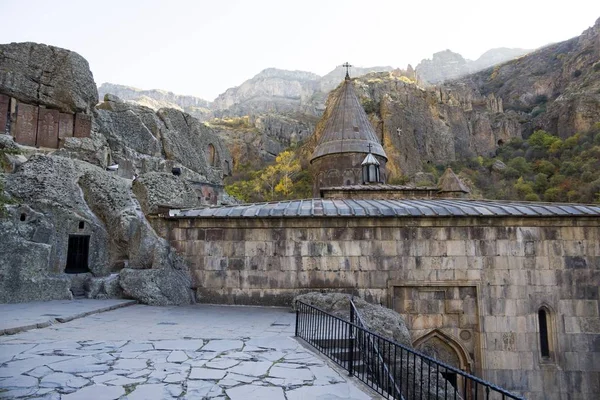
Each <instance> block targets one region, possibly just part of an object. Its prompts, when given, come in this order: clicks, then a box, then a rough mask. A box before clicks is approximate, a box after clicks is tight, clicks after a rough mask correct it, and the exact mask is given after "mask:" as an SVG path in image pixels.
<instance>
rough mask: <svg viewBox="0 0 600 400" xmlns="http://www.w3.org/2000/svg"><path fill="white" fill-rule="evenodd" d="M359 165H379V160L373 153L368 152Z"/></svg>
mask: <svg viewBox="0 0 600 400" xmlns="http://www.w3.org/2000/svg"><path fill="white" fill-rule="evenodd" d="M360 165H379V161H377V159H376V158H375V156H374V155H373V154H371V153H369V154H367V156H366V157H365V159H364V160H363V162H362V163H361V164H360Z"/></svg>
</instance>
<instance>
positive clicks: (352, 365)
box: [296, 301, 524, 400]
mask: <svg viewBox="0 0 600 400" xmlns="http://www.w3.org/2000/svg"><path fill="white" fill-rule="evenodd" d="M349 311H350V316H351V321H346V320H344V319H342V318H339V317H337V316H335V315H332V314H330V313H328V312H326V311H323V310H321V309H320V308H317V307H314V306H311V305H309V304H306V303H303V302H301V301H296V336H297V337H299V338H301V339H303V340H304V341H306V342H307V343H308V344H310V345H311V346H313V347H314V348H315V349H317V350H318V351H320V352H321V353H323V354H324V355H325V356H327V357H328V358H330V359H331V360H332V361H333V362H335V363H336V364H338V365H339V366H340V367H342V368H344V369H345V370H347V371H348V374H349V375H351V376H355V377H356V378H358V379H360V380H361V381H362V382H364V383H365V384H366V385H367V386H369V387H370V388H372V389H373V390H375V391H376V392H377V393H379V394H380V395H382V396H383V397H384V398H387V399H397V400H412V399H419V400H422V399H444V400H448V399H452V400H459V399H460V400H479V399H481V400H496V399H498V400H500V399H502V400H504V399H518V400H524V398H523V397H520V396H517V395H514V394H511V393H509V392H507V391H506V390H504V389H502V388H500V387H498V386H496V385H494V384H492V383H490V382H486V381H484V380H483V379H480V378H478V377H476V376H473V375H470V374H468V373H466V372H464V371H461V370H460V369H457V368H454V367H452V366H451V365H448V364H445V363H443V362H440V361H438V360H436V359H434V358H431V357H429V356H427V355H426V354H423V353H420V352H418V351H416V350H414V349H411V348H409V347H407V346H405V345H402V344H400V343H397V342H393V341H391V340H388V339H386V338H384V337H383V336H380V335H378V334H377V333H375V332H372V331H370V330H369V329H367V328H366V326H365V324H364V323H363V321H362V319H361V318H360V316H359V315H358V313H357V310H356V308H355V307H354V304H353V303H351V305H350V310H349Z"/></svg>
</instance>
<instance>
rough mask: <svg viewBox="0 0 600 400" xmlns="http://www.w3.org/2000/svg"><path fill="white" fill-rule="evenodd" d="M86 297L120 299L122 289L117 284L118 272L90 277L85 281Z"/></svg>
mask: <svg viewBox="0 0 600 400" xmlns="http://www.w3.org/2000/svg"><path fill="white" fill-rule="evenodd" d="M85 292H86V297H87V298H88V299H120V298H122V297H123V289H121V286H120V285H119V274H110V275H109V276H103V277H99V278H95V277H92V278H90V279H89V280H88V281H87V282H86V287H85Z"/></svg>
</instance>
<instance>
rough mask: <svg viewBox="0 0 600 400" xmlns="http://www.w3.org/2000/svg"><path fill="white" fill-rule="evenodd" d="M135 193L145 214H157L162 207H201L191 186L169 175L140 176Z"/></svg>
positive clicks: (136, 182) (149, 174)
mask: <svg viewBox="0 0 600 400" xmlns="http://www.w3.org/2000/svg"><path fill="white" fill-rule="evenodd" d="M133 193H134V194H135V196H136V197H137V199H138V201H139V202H140V205H141V206H142V211H143V212H144V214H156V213H157V212H158V211H159V209H160V208H161V207H168V208H191V207H197V206H199V205H200V201H199V200H198V195H197V194H196V192H195V190H194V189H193V188H192V187H191V186H190V184H189V183H188V182H187V181H186V180H185V179H182V178H181V177H178V176H174V175H173V174H169V173H161V172H150V173H147V174H143V175H140V176H139V177H138V178H137V179H136V180H135V181H134V182H133Z"/></svg>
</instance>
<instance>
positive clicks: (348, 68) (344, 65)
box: [342, 61, 354, 79]
mask: <svg viewBox="0 0 600 400" xmlns="http://www.w3.org/2000/svg"><path fill="white" fill-rule="evenodd" d="M342 67H344V68H346V78H347V79H350V74H349V71H350V67H354V65H350V64H349V63H348V61H346V63H345V64H342Z"/></svg>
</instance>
